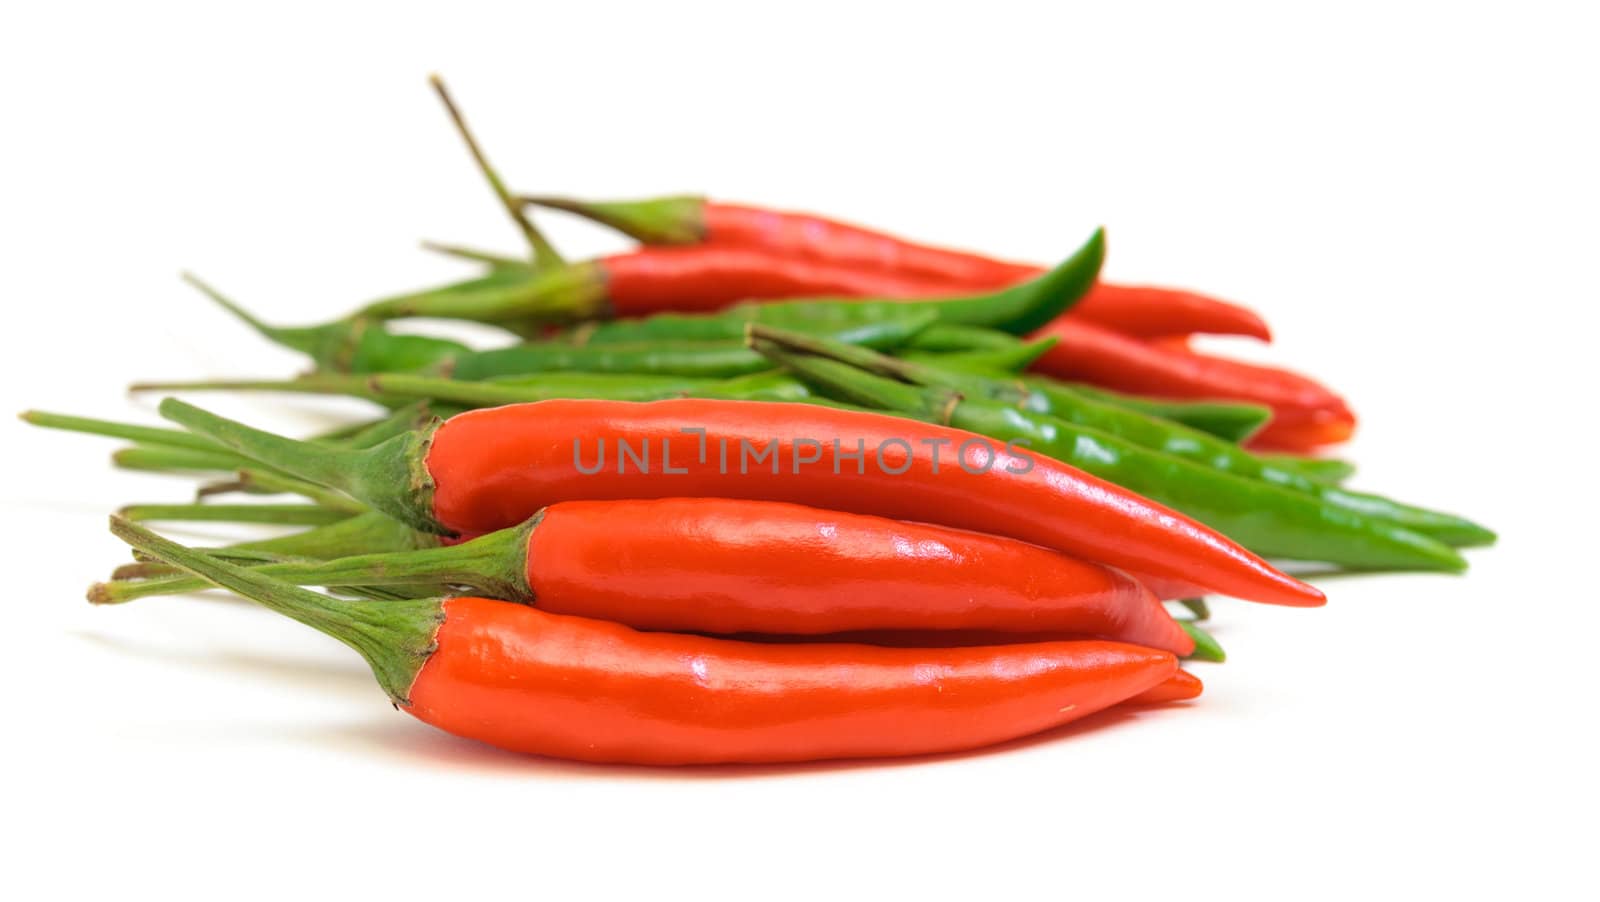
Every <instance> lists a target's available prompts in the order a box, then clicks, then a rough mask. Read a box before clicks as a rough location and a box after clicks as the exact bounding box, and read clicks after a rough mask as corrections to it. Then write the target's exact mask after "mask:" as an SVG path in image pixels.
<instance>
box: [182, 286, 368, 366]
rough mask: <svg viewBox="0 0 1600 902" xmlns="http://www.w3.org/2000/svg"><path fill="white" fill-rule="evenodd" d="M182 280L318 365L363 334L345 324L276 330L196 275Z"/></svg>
mask: <svg viewBox="0 0 1600 902" xmlns="http://www.w3.org/2000/svg"><path fill="white" fill-rule="evenodd" d="M178 276H179V278H181V279H183V281H184V282H186V283H188V284H189V285H190V286H191V287H192V288H194V289H195V290H196V291H199V292H200V293H201V294H203V295H205V296H206V297H208V298H210V299H211V301H212V302H213V303H215V304H216V305H217V306H219V307H221V308H222V309H224V310H226V311H228V312H229V313H231V314H233V315H234V317H235V318H237V319H238V320H239V321H240V322H242V323H244V324H245V325H247V326H249V327H250V328H251V329H253V330H254V331H255V332H256V334H258V335H260V336H261V337H262V338H265V339H267V340H268V341H270V342H273V343H274V344H278V345H282V346H283V347H286V348H288V349H290V350H292V351H299V352H300V353H302V354H305V355H307V356H308V357H311V358H312V359H313V360H316V361H317V363H318V365H321V364H323V363H324V362H325V361H324V358H331V357H337V356H338V355H339V353H340V348H341V346H343V345H349V344H352V343H353V342H354V340H355V335H356V333H357V332H359V331H360V326H359V324H357V323H353V322H343V321H340V322H334V323H328V324H327V325H323V326H306V327H300V328H288V327H283V326H274V325H271V324H269V323H265V322H262V321H261V320H260V319H258V318H257V317H256V315H255V314H253V313H251V312H250V311H248V310H246V309H245V308H244V307H243V306H241V305H239V304H238V303H237V302H235V301H233V300H232V299H230V298H229V297H227V296H226V295H224V294H223V293H222V292H220V291H218V290H217V289H216V288H214V287H212V286H211V285H210V284H209V283H207V282H205V281H204V280H202V279H201V278H200V277H199V276H197V275H195V274H194V273H192V272H182V273H179V274H178Z"/></svg>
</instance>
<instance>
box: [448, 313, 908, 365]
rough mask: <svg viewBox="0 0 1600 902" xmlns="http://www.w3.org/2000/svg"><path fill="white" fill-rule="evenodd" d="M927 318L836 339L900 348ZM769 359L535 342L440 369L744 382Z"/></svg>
mask: <svg viewBox="0 0 1600 902" xmlns="http://www.w3.org/2000/svg"><path fill="white" fill-rule="evenodd" d="M930 322H932V318H931V317H930V316H929V315H927V314H918V315H905V316H899V317H896V318H893V319H880V320H876V321H874V322H869V323H862V324H861V325H859V326H856V327H854V328H849V329H845V330H842V331H840V332H837V333H835V334H836V337H837V339H838V340H840V341H843V342H846V343H848V344H864V345H871V346H873V347H895V346H897V345H899V344H901V343H902V342H904V341H905V340H906V339H907V338H909V337H911V336H912V335H915V334H916V333H917V332H918V331H919V330H921V329H923V328H925V327H926V326H927V325H928V324H929V323H930ZM770 367H771V364H770V363H768V362H767V360H766V358H764V357H762V356H761V355H760V354H757V353H755V352H754V351H752V350H750V349H749V348H748V347H745V344H744V341H743V340H742V338H741V339H739V340H735V341H700V342H672V343H668V342H650V343H641V344H607V345H580V346H575V345H570V344H565V343H560V342H530V343H526V344H520V345H513V346H511V347H509V348H499V349H497V350H493V351H476V352H472V353H468V354H460V355H457V356H456V357H455V358H453V359H452V360H450V361H448V362H446V363H444V364H443V365H442V366H440V367H439V371H440V372H442V373H445V374H448V375H449V376H451V377H452V378H455V379H461V380H465V381H469V382H471V381H476V380H480V379H487V378H491V377H494V376H507V375H521V374H532V373H543V372H548V371H552V370H557V371H568V372H590V373H635V374H655V375H671V376H699V377H709V378H717V377H727V376H741V375H744V374H746V373H756V372H760V371H761V370H764V369H768V368H770Z"/></svg>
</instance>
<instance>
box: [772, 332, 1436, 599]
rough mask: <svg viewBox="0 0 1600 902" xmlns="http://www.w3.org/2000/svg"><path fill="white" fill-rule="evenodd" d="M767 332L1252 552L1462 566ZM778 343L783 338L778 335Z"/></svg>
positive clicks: (813, 370)
mask: <svg viewBox="0 0 1600 902" xmlns="http://www.w3.org/2000/svg"><path fill="white" fill-rule="evenodd" d="M769 336H770V333H768V332H766V331H765V330H764V329H763V328H762V327H756V329H755V331H754V333H753V336H752V337H753V341H754V344H755V346H756V348H757V349H758V350H761V351H762V352H763V353H766V354H768V355H769V356H770V357H771V358H772V359H773V360H774V361H776V362H779V363H782V364H783V365H784V366H786V367H788V368H789V369H790V370H791V371H793V372H794V373H795V374H796V375H798V376H799V377H800V378H802V379H804V380H806V381H808V382H811V383H812V384H813V385H814V386H816V387H819V388H821V389H822V390H823V391H824V393H826V394H829V395H831V396H833V397H838V398H841V399H843V400H847V401H849V402H851V403H856V404H865V405H868V406H872V407H878V408H881V409H886V410H891V411H906V412H909V413H911V414H912V415H914V416H918V417H922V418H927V417H929V416H935V417H938V418H939V421H941V422H943V423H945V424H946V425H949V426H953V427H955V428H957V429H964V430H966V431H968V432H974V433H977V434H979V435H983V436H988V437H990V438H993V439H996V440H998V441H1002V442H1012V443H1015V444H1016V445H1018V446H1021V447H1026V448H1028V449H1029V450H1032V451H1034V452H1037V453H1041V454H1044V455H1046V456H1048V457H1053V458H1056V459H1057V460H1061V461H1063V462H1065V463H1068V464H1072V465H1073V466H1076V467H1078V468H1080V469H1083V470H1085V471H1087V472H1089V473H1091V474H1093V475H1095V476H1098V477H1100V478H1102V479H1105V480H1107V481H1109V482H1113V483H1116V484H1117V485H1120V486H1123V487H1125V488H1128V489H1132V490H1133V491H1135V492H1138V493H1140V494H1142V495H1145V496H1147V497H1149V498H1152V499H1154V500H1156V501H1159V502H1161V503H1163V504H1166V505H1167V506H1169V507H1172V508H1174V509H1176V510H1179V511H1181V512H1183V513H1186V514H1188V515H1189V516H1192V517H1194V518H1195V519H1197V520H1200V521H1201V522H1203V523H1206V524H1207V525H1209V526H1212V527H1213V528H1215V529H1218V530H1220V531H1222V532H1223V533H1224V534H1226V535H1228V536H1230V537H1232V538H1233V539H1235V540H1236V541H1238V542H1240V543H1241V544H1243V545H1244V546H1245V547H1247V548H1249V549H1251V550H1252V551H1255V552H1256V553H1257V554H1262V555H1265V556H1269V557H1282V558H1292V559H1296V560H1307V561H1323V562H1327V563H1332V564H1338V565H1341V566H1344V567H1348V568H1352V569H1417V570H1445V571H1460V570H1462V569H1464V568H1465V567H1466V562H1465V561H1464V560H1463V559H1462V558H1461V556H1460V555H1459V554H1457V553H1456V551H1455V550H1454V549H1452V548H1450V547H1449V546H1448V545H1445V544H1443V543H1441V542H1438V541H1436V540H1434V539H1432V538H1430V537H1428V536H1425V535H1422V534H1420V533H1417V532H1413V531H1411V530H1408V529H1405V528H1404V527H1401V526H1397V525H1395V524H1393V523H1389V522H1386V521H1382V520H1376V519H1373V518H1371V517H1368V516H1365V515H1363V514H1360V513H1357V512H1354V511H1349V510H1343V509H1340V508H1335V507H1332V506H1330V505H1327V504H1324V503H1322V502H1321V501H1319V500H1318V499H1316V498H1313V497H1310V496H1307V495H1304V494H1301V493H1299V492H1295V491H1292V490H1290V489H1287V488H1284V487H1282V486H1278V485H1273V484H1271V483H1267V482H1262V481H1258V480H1253V479H1247V478H1244V477H1241V476H1236V475H1234V474H1231V473H1226V472H1222V471H1218V470H1214V469H1211V468H1209V467H1206V466H1204V465H1203V464H1199V463H1196V462H1194V461H1190V460H1185V459H1183V458H1180V457H1175V456H1173V455H1170V454H1164V453H1161V452H1158V451H1153V450H1150V449H1148V448H1143V447H1140V446H1138V445H1135V444H1133V443H1131V442H1128V441H1126V440H1125V439H1122V438H1119V437H1117V436H1114V435H1110V434H1107V433H1104V432H1101V431H1099V430H1096V429H1092V428H1087V427H1082V426H1078V425H1076V424H1073V423H1069V422H1067V421H1065V420H1061V419H1058V418H1056V417H1052V416H1050V415H1048V414H1041V413H1037V412H1034V411H1029V410H1023V409H1019V408H1017V407H1015V406H1012V405H1008V404H1003V403H997V402H993V401H980V400H963V399H962V396H961V395H960V394H959V393H956V392H954V391H952V390H950V389H945V388H924V387H919V386H913V385H909V384H906V383H903V382H897V381H895V380H892V379H887V378H884V377H881V376H877V375H875V374H873V373H869V372H867V371H865V370H862V369H859V368H857V367H854V366H851V365H849V364H846V363H842V362H840V361H837V360H834V359H831V358H828V357H822V356H817V355H812V354H807V353H804V352H800V351H796V350H793V349H791V348H789V347H787V346H786V345H785V344H780V343H779V342H778V341H775V340H773V339H772V338H770V337H769ZM779 338H785V336H782V335H781V333H780V335H779ZM963 457H965V453H964V452H963ZM991 462H992V461H991ZM979 463H981V461H979V462H974V465H977V464H979Z"/></svg>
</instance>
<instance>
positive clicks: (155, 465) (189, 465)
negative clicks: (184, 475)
mask: <svg viewBox="0 0 1600 902" xmlns="http://www.w3.org/2000/svg"><path fill="white" fill-rule="evenodd" d="M111 463H112V464H113V465H114V466H116V467H117V468H118V469H122V470H142V471H146V472H153V473H172V472H174V471H183V472H198V473H213V472H220V473H226V472H228V471H230V470H237V469H238V468H239V467H241V466H248V465H249V464H250V460H249V458H245V457H240V456H239V455H237V454H233V453H231V452H229V451H227V450H226V449H223V450H219V451H191V450H189V449H187V448H164V447H154V448H149V447H145V446H143V445H135V446H133V447H131V448H120V449H118V450H116V451H113V452H112V453H111Z"/></svg>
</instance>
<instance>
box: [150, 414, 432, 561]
mask: <svg viewBox="0 0 1600 902" xmlns="http://www.w3.org/2000/svg"><path fill="white" fill-rule="evenodd" d="M160 412H161V415H162V416H163V417H166V418H167V419H169V420H172V421H173V422H175V423H179V424H181V425H183V426H184V427H185V428H188V429H190V430H192V431H194V432H197V433H199V434H201V435H204V436H207V437H208V438H211V439H214V440H216V441H218V442H221V443H222V444H224V445H227V446H228V447H230V448H232V449H234V450H235V451H238V452H239V453H240V454H243V455H245V456H246V457H250V458H254V459H256V460H258V461H260V462H261V463H263V464H266V465H267V466H270V467H272V468H273V469H274V470H281V471H283V472H285V473H288V474H290V475H292V476H298V477H300V478H301V479H307V480H310V481H311V482H315V483H318V484H320V485H325V486H327V487H329V488H333V489H338V490H339V491H341V492H344V493H345V494H346V495H349V496H351V497H352V498H355V499H357V500H358V501H362V502H365V503H366V504H367V505H368V506H370V507H372V508H373V509H375V510H379V511H382V512H383V513H386V514H388V515H389V516H391V517H394V518H395V519H396V520H399V521H400V522H402V523H405V524H407V525H409V526H411V527H412V528H414V529H419V530H422V531H423V532H431V533H437V534H440V535H453V534H454V532H453V530H451V529H450V528H449V527H447V526H445V525H444V524H442V523H440V522H439V521H438V520H436V519H434V517H433V513H432V511H433V477H432V476H431V475H429V473H428V467H427V463H426V460H427V453H428V446H429V445H430V444H431V443H432V441H433V432H434V430H433V429H432V428H428V429H423V430H419V431H417V432H408V433H404V434H402V435H397V436H395V437H394V438H391V439H388V440H386V441H383V442H380V443H379V444H376V445H374V446H372V447H371V448H363V449H351V448H329V447H327V446H325V445H314V444H311V443H309V442H301V441H296V440H294V439H290V438H284V437H283V436H281V435H273V434H272V433H270V432H263V431H262V430H260V429H252V428H251V427H249V426H246V425H244V424H243V423H238V422H235V421H233V420H229V419H227V418H225V417H219V416H217V415H216V414H214V413H209V412H207V411H204V410H201V409H200V408H198V407H195V406H194V405H192V404H185V403H184V402H182V401H179V400H178V399H176V398H167V399H166V400H164V401H162V402H161V407H160Z"/></svg>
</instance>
